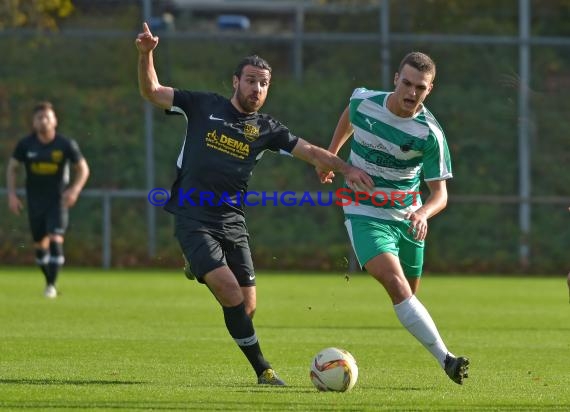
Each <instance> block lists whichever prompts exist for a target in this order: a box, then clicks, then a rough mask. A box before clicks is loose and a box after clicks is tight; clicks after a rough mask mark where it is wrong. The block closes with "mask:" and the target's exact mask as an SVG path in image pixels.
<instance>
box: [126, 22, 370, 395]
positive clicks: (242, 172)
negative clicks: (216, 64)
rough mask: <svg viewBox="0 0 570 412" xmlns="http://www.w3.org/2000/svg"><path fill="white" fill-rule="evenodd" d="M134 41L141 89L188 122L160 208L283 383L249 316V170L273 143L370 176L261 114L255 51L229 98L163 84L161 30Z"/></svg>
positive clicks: (263, 374) (245, 341)
mask: <svg viewBox="0 0 570 412" xmlns="http://www.w3.org/2000/svg"><path fill="white" fill-rule="evenodd" d="M135 44H136V47H137V49H138V52H139V58H138V79H139V89H140V93H141V95H142V96H143V97H144V98H145V99H147V100H149V101H150V102H152V103H153V104H155V105H156V106H158V107H161V108H163V109H167V110H169V111H171V112H179V113H181V114H183V115H184V116H185V118H186V120H187V122H188V127H187V132H186V137H185V140H184V144H183V145H182V149H181V151H180V155H179V156H178V160H177V170H178V175H177V178H176V181H175V182H174V184H173V187H172V191H171V198H170V200H169V201H168V203H167V205H166V206H165V209H166V210H167V211H169V212H170V213H173V214H174V215H175V234H176V238H177V239H178V241H179V243H180V246H181V247H182V251H183V253H184V256H185V258H186V259H187V261H188V262H189V265H190V270H191V273H192V275H191V276H192V277H195V278H196V279H197V280H198V282H200V283H204V284H206V285H207V286H208V288H209V289H210V291H211V292H212V294H213V295H214V296H215V298H216V299H217V301H218V302H219V303H220V305H221V306H222V310H223V315H224V320H225V324H226V327H227V329H228V332H229V333H230V335H231V336H232V338H233V339H234V340H235V342H236V343H237V345H238V346H239V347H240V349H241V350H242V352H243V353H244V355H245V356H246V357H247V359H248V361H249V362H250V364H251V366H252V367H253V369H254V370H255V373H256V376H257V382H258V383H259V384H264V385H279V386H282V385H285V383H284V382H283V381H282V380H281V379H280V378H279V377H278V376H277V374H276V373H275V371H274V370H273V368H272V367H271V365H270V364H269V363H268V362H267V360H265V358H264V357H263V354H262V352H261V349H260V346H259V342H258V340H257V337H256V334H255V329H254V326H253V322H252V318H253V314H254V312H255V309H256V287H255V272H254V269H253V263H252V259H251V252H250V249H249V242H248V237H249V235H248V232H247V227H246V225H245V219H244V211H243V203H245V202H244V199H243V196H244V195H245V194H246V190H247V183H248V181H249V178H250V176H251V172H252V170H253V168H254V166H255V164H256V163H257V161H258V160H259V158H260V157H261V155H262V153H263V152H264V151H265V150H271V151H282V152H287V153H290V154H291V155H293V156H294V157H298V158H300V159H302V160H304V161H306V162H308V163H310V164H312V165H314V166H317V167H322V168H323V169H326V170H329V171H338V172H340V173H342V174H343V175H344V177H345V179H346V180H347V181H348V182H349V183H351V184H352V183H356V184H359V185H361V187H367V188H369V189H371V188H372V187H373V182H372V179H371V178H370V176H368V175H367V174H366V173H364V172H363V171H362V170H360V169H358V168H355V167H353V166H350V165H349V164H347V163H345V162H344V161H343V160H342V159H340V158H338V157H337V156H335V155H333V154H332V153H330V152H328V151H327V150H324V149H322V148H320V147H317V146H314V145H311V144H310V143H308V142H306V141H305V140H303V139H301V138H298V137H296V136H294V135H292V134H291V133H290V132H289V130H288V129H287V128H286V127H285V126H284V125H282V124H281V123H279V122H278V121H277V120H275V119H273V118H272V117H271V116H269V115H267V114H262V113H258V110H259V109H260V108H261V107H262V106H263V104H264V102H265V99H266V97H267V92H268V90H269V83H270V79H271V68H270V66H269V65H268V64H267V62H266V61H265V60H263V59H261V58H260V57H258V56H249V57H246V58H245V59H243V60H242V61H241V62H240V63H239V65H238V66H237V69H236V71H235V72H234V75H233V78H232V84H233V88H234V94H233V96H232V97H231V99H227V98H225V97H222V96H220V95H217V94H214V93H205V92H191V91H182V90H178V89H174V88H172V87H166V86H162V85H161V84H160V83H159V81H158V77H157V74H156V71H155V69H154V62H153V50H154V49H155V47H156V46H157V44H158V37H156V36H153V35H152V33H151V32H150V30H149V28H148V26H147V24H146V23H144V24H143V32H142V33H140V34H139V35H138V36H137V39H136V41H135ZM324 182H330V179H329V180H326V181H324ZM246 200H247V199H246Z"/></svg>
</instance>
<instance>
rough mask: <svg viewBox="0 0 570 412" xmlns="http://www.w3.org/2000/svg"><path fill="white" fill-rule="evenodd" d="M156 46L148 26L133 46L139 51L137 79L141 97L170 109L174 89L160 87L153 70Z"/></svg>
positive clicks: (156, 37) (145, 26) (144, 26)
mask: <svg viewBox="0 0 570 412" xmlns="http://www.w3.org/2000/svg"><path fill="white" fill-rule="evenodd" d="M157 45H158V36H153V35H152V33H151V32H150V29H149V27H148V24H146V23H143V31H142V32H141V33H139V34H138V36H137V38H136V40H135V46H136V47H137V50H138V51H139V61H138V79H139V91H140V94H141V96H142V97H144V98H145V99H147V100H148V101H150V102H151V103H153V104H155V105H156V106H159V107H161V108H163V109H170V108H171V107H172V103H173V100H174V89H173V88H172V87H166V86H162V85H161V84H160V83H159V81H158V75H157V74H156V70H155V68H154V59H153V50H154V49H155V48H156V46H157Z"/></svg>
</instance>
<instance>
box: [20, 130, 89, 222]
mask: <svg viewBox="0 0 570 412" xmlns="http://www.w3.org/2000/svg"><path fill="white" fill-rule="evenodd" d="M12 157H13V158H14V159H16V160H17V161H19V162H21V163H24V165H25V167H26V195H27V202H28V208H29V211H30V213H31V214H32V215H33V214H36V213H41V212H42V211H43V210H44V209H46V208H48V207H50V206H52V205H53V204H54V203H55V202H60V201H61V194H62V193H63V191H64V190H65V187H66V186H67V184H68V183H69V163H70V162H71V163H74V164H75V163H77V162H79V160H81V159H82V158H83V156H82V154H81V151H80V150H79V146H78V145H77V143H76V142H75V141H74V140H71V139H67V138H65V137H63V136H61V135H59V134H56V136H55V138H54V139H53V140H52V141H51V142H49V143H47V144H44V143H42V142H40V140H39V139H38V137H37V136H36V134H35V133H34V134H31V135H29V136H26V137H24V138H23V139H21V140H20V141H19V142H18V144H17V145H16V149H14V154H13V155H12Z"/></svg>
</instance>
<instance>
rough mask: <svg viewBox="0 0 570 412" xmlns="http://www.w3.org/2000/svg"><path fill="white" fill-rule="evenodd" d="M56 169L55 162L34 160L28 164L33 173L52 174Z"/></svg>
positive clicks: (57, 167)
mask: <svg viewBox="0 0 570 412" xmlns="http://www.w3.org/2000/svg"><path fill="white" fill-rule="evenodd" d="M58 169H59V166H58V164H57V163H48V162H34V163H32V164H31V165H30V171H31V172H32V173H33V174H35V175H54V174H56V173H57V170H58Z"/></svg>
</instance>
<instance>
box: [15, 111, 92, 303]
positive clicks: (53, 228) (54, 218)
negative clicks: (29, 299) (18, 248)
mask: <svg viewBox="0 0 570 412" xmlns="http://www.w3.org/2000/svg"><path fill="white" fill-rule="evenodd" d="M32 127H33V132H32V133H31V134H30V135H28V136H26V137H24V138H22V139H21V140H20V141H19V142H18V144H17V145H16V148H15V150H14V153H13V154H12V157H11V158H10V159H9V160H8V168H7V171H6V186H7V188H8V207H9V208H10V210H11V211H12V212H13V213H14V214H16V215H19V214H20V211H21V210H22V209H23V204H22V202H21V201H20V199H19V198H18V196H17V194H16V175H17V170H18V167H19V166H20V164H24V167H25V169H26V199H27V201H26V203H27V211H28V219H29V223H30V230H31V232H32V238H33V241H34V247H35V249H36V263H37V265H38V266H39V267H40V268H41V270H42V272H43V274H44V276H45V280H46V288H45V292H44V295H45V296H46V297H47V298H55V297H57V295H58V291H57V289H56V281H57V277H58V274H59V270H60V268H61V266H62V265H63V263H64V261H65V258H64V255H63V241H64V235H65V230H66V228H67V222H68V208H70V207H72V206H73V205H74V204H75V202H77V198H78V197H79V194H80V193H81V190H82V189H83V186H85V182H87V178H88V177H89V166H88V165H87V162H86V161H85V159H84V157H83V156H82V155H81V152H80V150H79V146H78V145H77V143H76V142H75V141H74V140H70V139H67V138H65V137H63V136H62V135H60V134H59V133H57V131H56V128H57V117H56V115H55V111H54V108H53V106H52V104H51V103H49V102H42V103H39V104H37V105H36V107H35V108H34V111H33V116H32ZM70 162H71V163H72V164H73V165H74V169H75V173H74V180H73V183H72V184H71V185H69V186H68V183H69V163H70Z"/></svg>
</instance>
